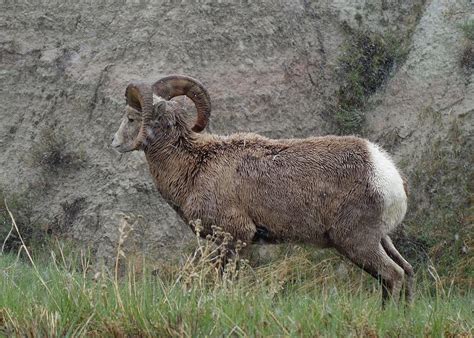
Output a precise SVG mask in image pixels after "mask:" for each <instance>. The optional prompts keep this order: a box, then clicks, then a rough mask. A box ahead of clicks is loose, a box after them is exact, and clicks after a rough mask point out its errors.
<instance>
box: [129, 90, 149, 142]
mask: <svg viewBox="0 0 474 338" xmlns="http://www.w3.org/2000/svg"><path fill="white" fill-rule="evenodd" d="M125 98H126V100H127V104H128V105H129V106H130V107H132V108H134V109H136V110H138V111H140V112H142V116H143V122H142V125H141V127H140V131H139V132H138V135H137V137H136V138H135V142H134V149H138V148H140V146H141V145H142V144H143V143H144V142H145V139H146V129H147V127H148V126H149V125H150V121H151V119H152V112H153V92H152V89H151V87H150V85H148V84H146V83H143V82H132V83H130V84H129V85H128V86H127V89H126V90H125Z"/></svg>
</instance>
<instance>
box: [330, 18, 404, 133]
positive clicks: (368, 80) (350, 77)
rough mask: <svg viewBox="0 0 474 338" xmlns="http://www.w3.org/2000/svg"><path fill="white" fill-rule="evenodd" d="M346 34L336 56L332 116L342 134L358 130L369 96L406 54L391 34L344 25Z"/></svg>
mask: <svg viewBox="0 0 474 338" xmlns="http://www.w3.org/2000/svg"><path fill="white" fill-rule="evenodd" d="M345 31H346V33H347V34H348V38H347V40H346V42H345V44H344V45H343V47H342V48H343V52H342V54H341V57H340V58H339V60H338V62H339V72H338V77H339V80H340V81H341V85H340V87H339V89H338V90H337V92H336V97H337V107H336V108H335V113H334V120H335V123H336V125H337V127H338V129H339V131H340V132H341V133H342V134H349V133H360V131H361V129H362V126H363V122H364V114H363V110H364V109H365V108H366V107H367V101H368V98H369V97H370V96H371V95H372V94H373V93H375V92H376V91H377V89H378V88H380V86H382V84H383V83H384V82H385V81H386V80H387V78H388V77H389V75H390V74H391V72H392V70H393V68H394V66H395V64H396V63H397V62H399V61H401V60H402V58H403V57H404V56H405V55H406V49H404V48H401V42H400V41H397V40H396V39H395V38H393V37H391V36H390V35H388V34H387V35H381V34H378V33H373V32H369V31H367V30H354V29H352V28H350V27H348V26H345Z"/></svg>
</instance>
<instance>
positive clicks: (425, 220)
mask: <svg viewBox="0 0 474 338" xmlns="http://www.w3.org/2000/svg"><path fill="white" fill-rule="evenodd" d="M460 123H461V122H460V121H458V120H453V121H452V122H451V125H450V128H449V131H448V133H447V135H446V136H444V137H437V138H434V139H432V140H430V141H429V142H430V144H429V145H427V146H426V147H423V149H427V151H425V152H423V154H422V156H421V158H420V159H418V160H417V165H416V166H415V167H414V169H413V170H412V171H411V172H407V176H408V177H409V178H410V186H411V187H412V189H411V191H414V192H417V193H416V194H413V195H411V196H410V198H411V201H410V205H411V206H416V209H415V210H409V211H408V213H407V218H406V223H407V224H408V228H409V229H410V231H409V233H410V237H411V238H412V239H413V240H414V241H415V242H417V243H424V246H425V248H426V253H420V252H418V253H417V256H413V255H409V257H410V256H411V257H410V259H412V260H420V259H421V258H422V257H420V256H422V255H424V254H426V255H427V256H428V257H429V259H431V260H432V261H433V262H436V263H437V266H438V270H439V272H440V275H441V276H448V275H452V276H456V279H455V282H456V283H458V284H464V285H469V284H472V276H473V273H474V270H473V269H472V267H473V266H474V253H473V252H472V247H473V246H474V238H473V236H472V226H473V220H474V209H473V207H472V196H473V185H472V182H474V172H473V171H472V163H473V162H474V155H473V153H472V147H473V146H474V145H473V144H472V140H471V141H470V140H469V138H468V137H467V136H466V135H465V134H464V132H463V130H462V129H461V127H460V125H459V124H460ZM406 244H407V243H405V245H406ZM408 244H409V243H408ZM400 245H401V246H404V242H403V241H401V242H400ZM401 250H402V251H406V250H407V248H406V247H405V248H404V247H402V248H401ZM412 253H413V252H412ZM471 286H472V285H471Z"/></svg>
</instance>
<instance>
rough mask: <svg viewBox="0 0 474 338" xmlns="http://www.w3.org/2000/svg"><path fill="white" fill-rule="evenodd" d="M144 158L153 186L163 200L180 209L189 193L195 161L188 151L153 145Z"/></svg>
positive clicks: (146, 151)
mask: <svg viewBox="0 0 474 338" xmlns="http://www.w3.org/2000/svg"><path fill="white" fill-rule="evenodd" d="M145 156H146V159H147V162H148V166H149V168H150V173H151V175H152V176H153V179H154V181H155V185H156V187H157V189H158V191H159V192H160V193H161V195H162V196H163V198H165V199H166V200H167V201H168V202H170V203H171V204H173V205H174V206H178V207H182V206H183V204H184V202H185V194H186V192H188V191H191V188H192V185H193V180H192V173H193V172H194V168H195V167H196V165H195V164H196V161H195V159H194V157H193V156H192V153H190V152H189V150H186V149H181V148H180V147H177V148H171V147H161V146H160V145H159V144H154V145H153V146H151V147H150V148H149V149H146V150H145Z"/></svg>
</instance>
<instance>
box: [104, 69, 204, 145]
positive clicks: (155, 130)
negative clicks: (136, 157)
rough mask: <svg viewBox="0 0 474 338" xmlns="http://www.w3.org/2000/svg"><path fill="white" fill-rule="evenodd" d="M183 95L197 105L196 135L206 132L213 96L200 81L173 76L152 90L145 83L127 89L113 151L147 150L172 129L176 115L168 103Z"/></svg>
mask: <svg viewBox="0 0 474 338" xmlns="http://www.w3.org/2000/svg"><path fill="white" fill-rule="evenodd" d="M179 95H186V96H187V97H189V98H190V99H191V100H192V101H193V102H194V104H195V105H196V110H197V119H196V122H195V124H194V127H193V128H192V131H194V132H200V131H202V130H203V129H204V128H205V127H206V125H207V122H208V120H209V115H210V112H211V101H210V98H209V94H208V93H207V91H206V89H205V88H204V86H203V85H202V84H200V83H199V82H198V81H196V80H194V79H192V78H190V77H187V76H182V75H172V76H167V77H165V78H162V79H160V80H158V81H156V82H155V83H154V84H153V85H152V86H149V85H146V84H144V83H141V82H134V83H130V84H129V85H128V86H127V89H126V91H125V98H126V103H127V106H126V108H125V110H126V111H125V114H124V116H123V118H122V122H121V124H120V127H119V129H118V131H117V132H116V133H115V135H114V139H113V142H112V147H114V148H115V149H116V150H117V151H119V152H121V153H124V152H128V151H132V150H141V149H144V146H145V145H147V144H148V143H149V142H151V141H152V140H153V139H154V138H155V137H156V136H157V135H159V134H160V132H165V130H166V129H168V128H169V127H170V126H172V123H170V120H172V119H173V118H174V116H173V111H168V110H167V109H166V101H168V100H171V99H172V98H173V97H175V96H179Z"/></svg>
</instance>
